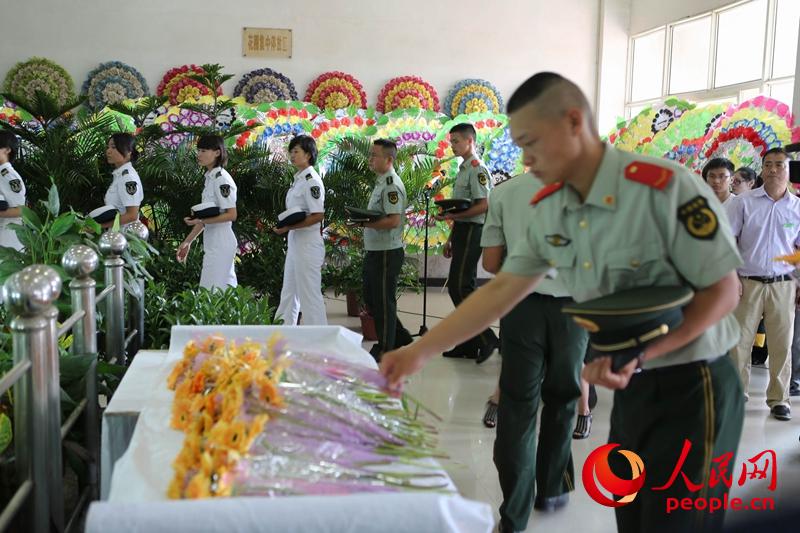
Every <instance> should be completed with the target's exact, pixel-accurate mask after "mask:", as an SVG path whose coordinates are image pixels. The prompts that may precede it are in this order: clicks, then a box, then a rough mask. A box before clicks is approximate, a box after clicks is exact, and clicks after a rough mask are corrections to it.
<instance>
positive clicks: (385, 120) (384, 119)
mask: <svg viewBox="0 0 800 533" xmlns="http://www.w3.org/2000/svg"><path fill="white" fill-rule="evenodd" d="M388 123H389V116H388V115H383V116H382V117H381V118H379V119H378V121H377V122H376V123H375V124H377V125H378V126H385V125H387V124H388Z"/></svg>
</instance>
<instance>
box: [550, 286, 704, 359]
mask: <svg viewBox="0 0 800 533" xmlns="http://www.w3.org/2000/svg"><path fill="white" fill-rule="evenodd" d="M693 296H694V292H693V291H692V290H691V289H690V288H688V287H639V288H636V289H629V290H625V291H621V292H617V293H614V294H610V295H608V296H603V297H601V298H595V299H593V300H588V301H585V302H582V303H579V304H578V303H575V304H570V305H567V306H564V308H563V309H562V311H563V312H564V313H567V314H568V315H571V316H572V319H573V320H574V321H575V322H577V323H578V324H579V325H580V326H582V327H583V328H585V329H586V330H587V331H588V332H589V357H588V360H592V359H595V358H597V357H603V356H611V357H612V362H611V368H612V370H614V371H615V372H616V371H617V370H619V369H621V368H622V367H624V366H625V365H627V364H628V363H629V362H631V361H632V360H633V359H636V358H637V357H639V356H640V355H641V353H642V351H643V350H644V347H645V346H647V345H648V344H650V343H651V342H653V341H654V340H656V339H658V338H659V337H662V336H664V335H666V334H667V333H668V332H669V331H670V330H672V329H674V328H676V327H677V326H678V325H679V324H680V323H681V322H682V321H683V307H684V306H685V305H686V304H688V303H689V302H690V301H691V299H692V298H693Z"/></svg>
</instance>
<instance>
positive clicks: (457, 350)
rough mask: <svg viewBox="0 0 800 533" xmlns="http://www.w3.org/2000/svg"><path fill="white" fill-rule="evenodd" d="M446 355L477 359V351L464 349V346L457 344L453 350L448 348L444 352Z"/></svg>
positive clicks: (455, 357)
mask: <svg viewBox="0 0 800 533" xmlns="http://www.w3.org/2000/svg"><path fill="white" fill-rule="evenodd" d="M442 355H443V356H444V357H451V358H454V359H476V358H477V357H478V354H477V352H470V351H464V349H463V348H459V347H458V346H456V347H455V348H453V349H452V350H448V351H446V352H444V353H443V354H442Z"/></svg>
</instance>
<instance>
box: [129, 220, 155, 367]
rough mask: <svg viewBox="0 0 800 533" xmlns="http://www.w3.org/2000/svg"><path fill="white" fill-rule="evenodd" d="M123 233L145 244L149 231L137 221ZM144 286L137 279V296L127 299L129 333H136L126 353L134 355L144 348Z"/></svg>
mask: <svg viewBox="0 0 800 533" xmlns="http://www.w3.org/2000/svg"><path fill="white" fill-rule="evenodd" d="M124 231H125V233H126V234H132V235H135V236H136V237H138V238H139V239H141V240H143V241H145V242H147V240H148V239H149V238H150V230H148V229H147V226H145V225H144V224H142V223H141V222H139V221H138V220H136V221H134V222H131V223H130V224H128V225H127V226H125V230H124ZM144 286H145V280H144V279H141V278H140V279H137V280H136V287H135V288H136V289H137V290H138V294H136V295H131V297H130V298H129V299H128V302H129V305H128V317H129V320H128V324H130V330H131V331H133V330H134V329H135V330H136V332H137V333H136V337H135V338H134V341H133V343H132V346H131V347H130V349H129V350H128V353H136V352H138V351H139V350H140V349H141V348H142V346H144V297H145V294H144Z"/></svg>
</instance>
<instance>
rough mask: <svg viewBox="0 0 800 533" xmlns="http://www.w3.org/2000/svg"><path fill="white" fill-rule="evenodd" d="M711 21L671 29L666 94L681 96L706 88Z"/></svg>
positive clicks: (679, 25)
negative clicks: (680, 94)
mask: <svg viewBox="0 0 800 533" xmlns="http://www.w3.org/2000/svg"><path fill="white" fill-rule="evenodd" d="M710 51H711V17H710V16H708V17H703V18H701V19H697V20H693V21H691V22H685V23H683V24H676V25H675V26H673V27H672V53H671V54H670V77H669V92H670V93H685V92H689V91H697V90H700V89H705V87H706V86H707V85H708V58H709V53H710Z"/></svg>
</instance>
